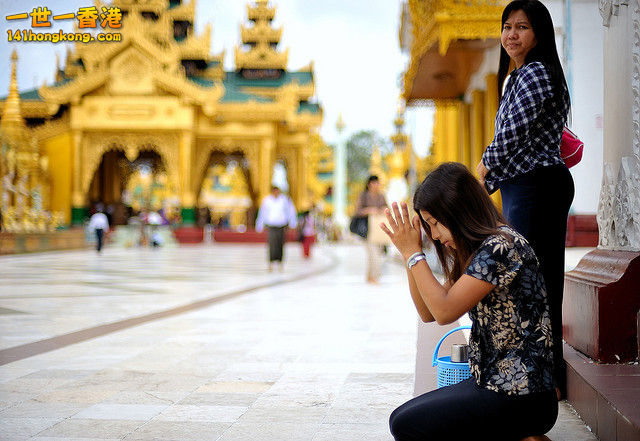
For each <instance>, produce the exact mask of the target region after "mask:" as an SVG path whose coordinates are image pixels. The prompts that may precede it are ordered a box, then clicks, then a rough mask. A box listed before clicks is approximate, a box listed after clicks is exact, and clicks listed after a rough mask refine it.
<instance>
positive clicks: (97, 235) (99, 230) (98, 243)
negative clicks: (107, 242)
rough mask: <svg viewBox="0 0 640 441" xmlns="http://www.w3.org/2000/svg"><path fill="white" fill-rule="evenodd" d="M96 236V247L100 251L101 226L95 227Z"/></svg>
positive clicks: (102, 231) (102, 234)
mask: <svg viewBox="0 0 640 441" xmlns="http://www.w3.org/2000/svg"><path fill="white" fill-rule="evenodd" d="M96 238H97V240H98V241H97V244H96V249H97V250H98V252H100V251H101V250H102V239H103V238H104V230H103V229H102V228H96Z"/></svg>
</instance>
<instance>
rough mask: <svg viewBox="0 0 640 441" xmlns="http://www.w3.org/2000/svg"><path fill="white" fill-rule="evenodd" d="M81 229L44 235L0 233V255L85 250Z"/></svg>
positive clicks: (83, 233)
mask: <svg viewBox="0 0 640 441" xmlns="http://www.w3.org/2000/svg"><path fill="white" fill-rule="evenodd" d="M87 246H88V245H87V242H86V240H85V232H84V229H83V228H70V229H68V230H58V231H51V232H46V233H0V255H2V254H21V253H34V252H41V251H55V250H70V249H80V248H87Z"/></svg>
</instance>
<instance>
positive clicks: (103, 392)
mask: <svg viewBox="0 0 640 441" xmlns="http://www.w3.org/2000/svg"><path fill="white" fill-rule="evenodd" d="M116 392H117V390H114V389H113V388H109V387H104V386H99V385H96V386H85V387H74V388H69V389H56V390H52V391H48V392H44V393H42V394H39V395H37V396H36V400H38V401H43V402H65V403H86V404H95V403H99V402H100V401H102V400H104V399H106V398H109V397H110V396H111V395H113V394H115V393H116Z"/></svg>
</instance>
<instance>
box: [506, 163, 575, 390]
mask: <svg viewBox="0 0 640 441" xmlns="http://www.w3.org/2000/svg"><path fill="white" fill-rule="evenodd" d="M500 193H501V194H502V211H503V213H504V216H505V218H506V219H507V222H509V224H510V225H511V226H512V227H513V228H515V229H516V230H517V231H518V232H519V233H520V234H522V235H523V236H524V237H525V238H526V239H527V240H528V241H529V243H530V244H531V247H532V248H533V250H534V251H535V253H536V256H537V257H538V261H539V262H540V270H541V271H542V274H543V276H544V280H545V284H546V287H547V295H548V298H549V304H550V308H551V329H552V333H553V362H554V372H555V377H556V383H557V386H558V387H559V388H560V390H561V391H562V394H563V395H564V394H565V391H566V367H565V362H564V359H563V357H562V296H563V290H564V248H565V237H566V235H567V218H568V216H569V208H570V207H571V202H572V201H573V195H574V186H573V178H572V177H571V173H569V170H568V169H567V167H565V166H564V165H555V166H551V167H543V168H539V169H535V170H533V171H531V172H529V173H526V174H524V175H521V176H517V177H515V178H513V179H510V180H508V181H504V182H502V183H500Z"/></svg>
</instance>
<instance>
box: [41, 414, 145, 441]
mask: <svg viewBox="0 0 640 441" xmlns="http://www.w3.org/2000/svg"><path fill="white" fill-rule="evenodd" d="M145 423H146V421H130V420H92V419H85V420H81V419H74V418H70V419H66V420H64V421H61V422H59V423H58V424H56V425H55V426H53V427H51V428H49V429H47V430H44V431H42V432H40V433H39V434H38V436H40V437H52V438H65V439H73V438H115V439H123V438H124V437H125V436H127V435H129V434H130V433H133V431H134V430H135V429H137V428H138V427H140V426H142V425H144V424H145Z"/></svg>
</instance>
